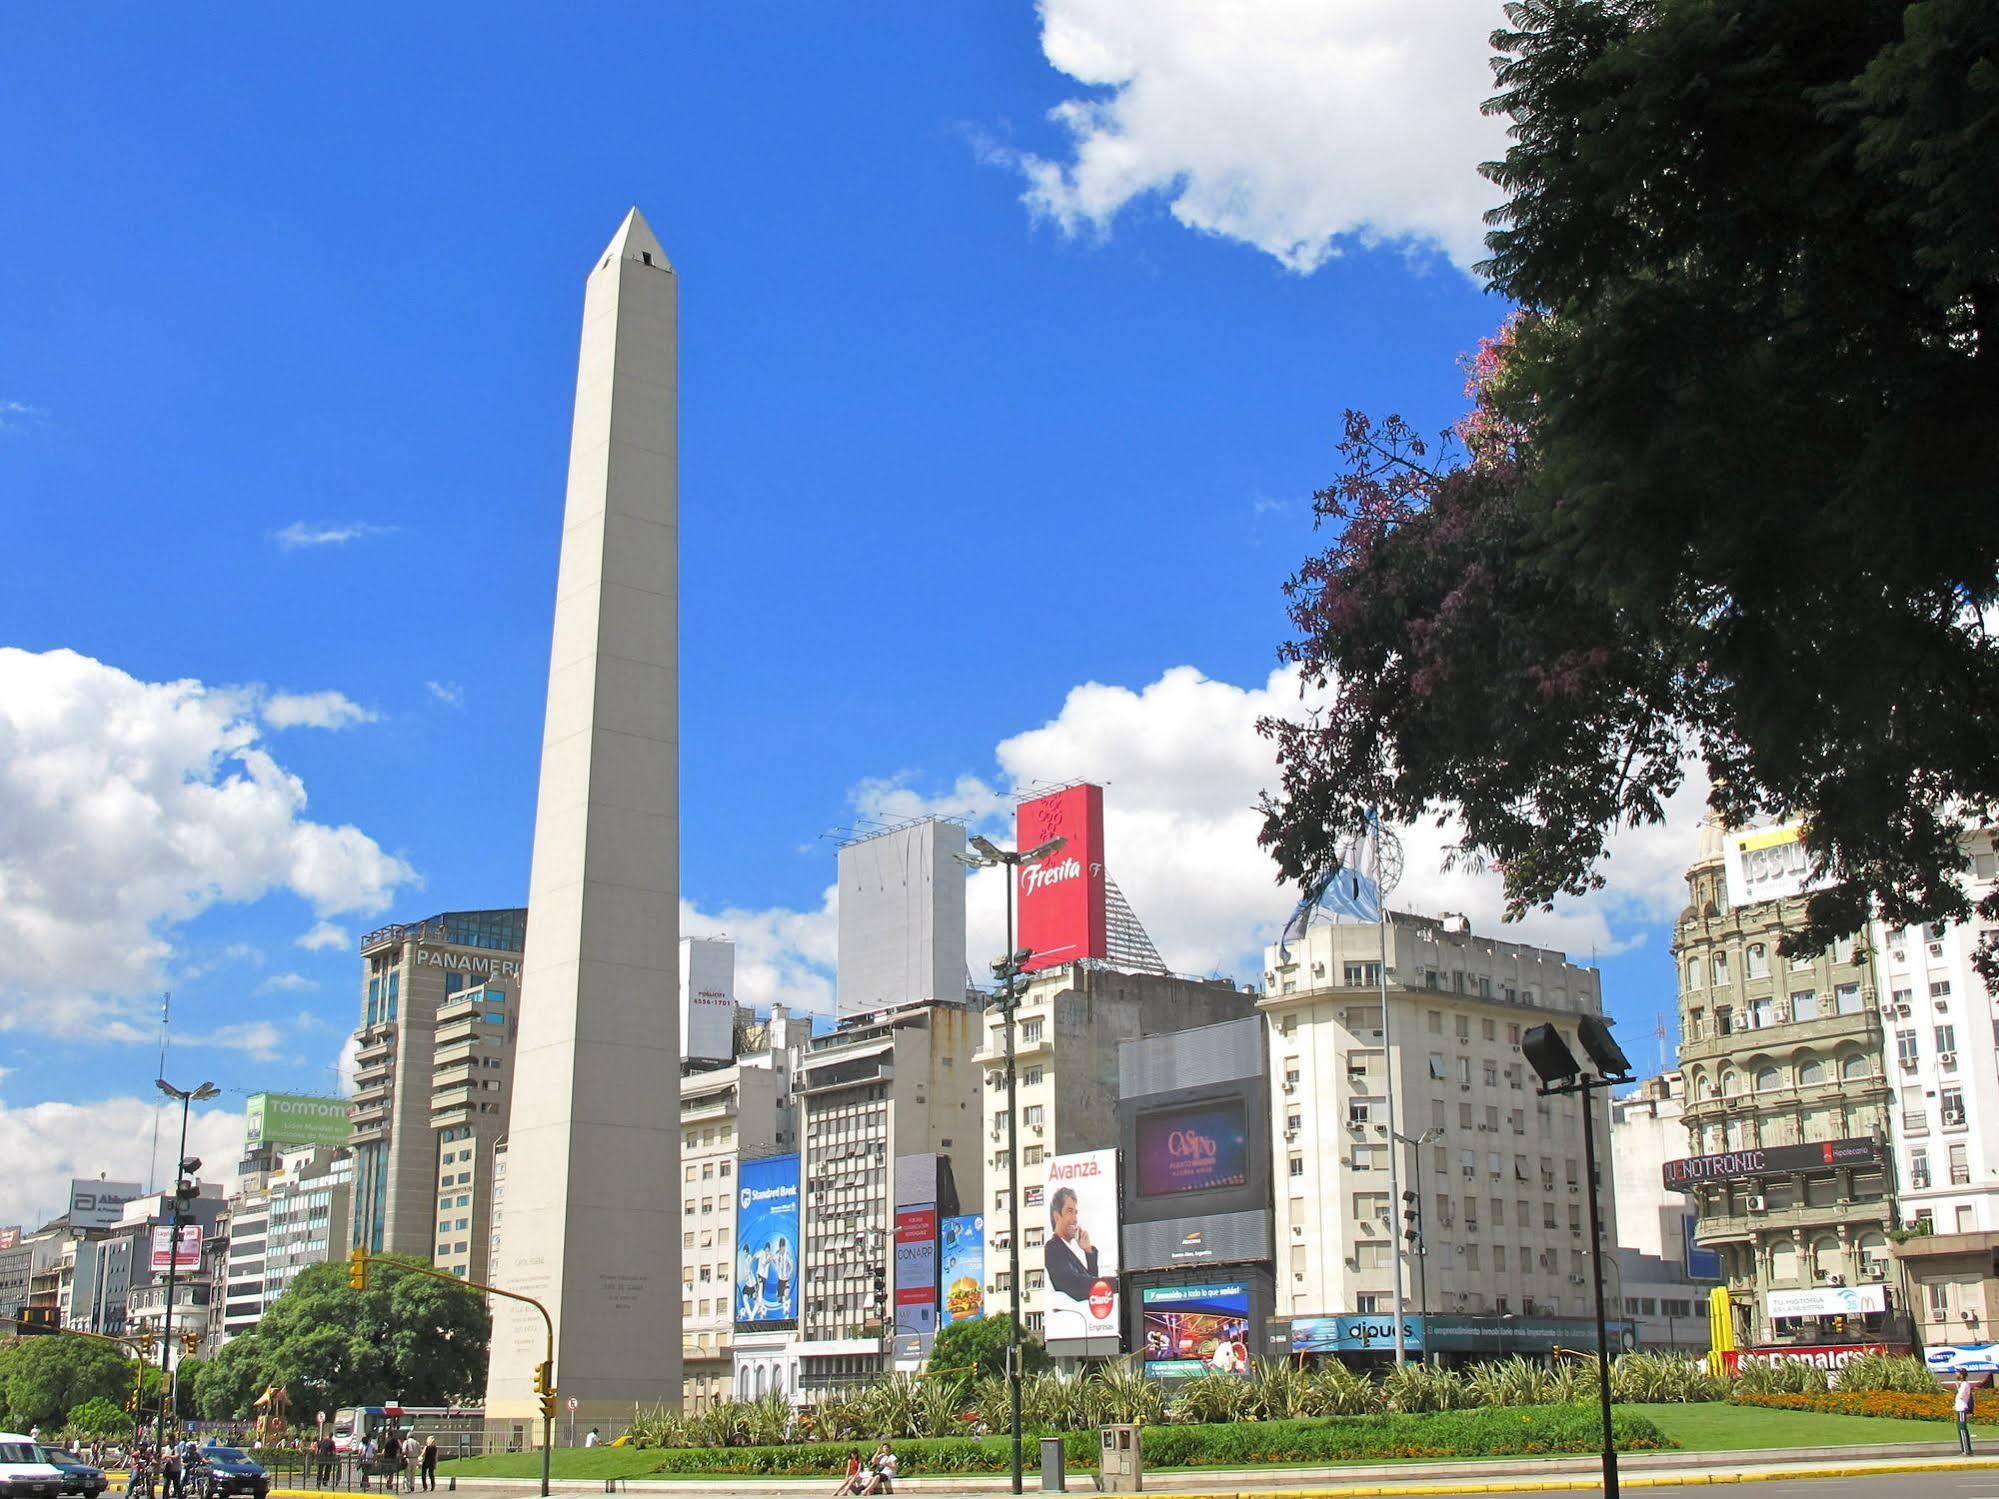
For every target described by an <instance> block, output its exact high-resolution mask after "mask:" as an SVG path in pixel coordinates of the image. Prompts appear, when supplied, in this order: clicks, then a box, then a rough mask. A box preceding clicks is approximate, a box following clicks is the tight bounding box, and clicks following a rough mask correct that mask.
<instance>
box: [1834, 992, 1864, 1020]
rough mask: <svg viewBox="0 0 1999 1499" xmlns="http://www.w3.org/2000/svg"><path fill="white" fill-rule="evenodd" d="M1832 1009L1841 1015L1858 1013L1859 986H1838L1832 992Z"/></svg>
mask: <svg viewBox="0 0 1999 1499" xmlns="http://www.w3.org/2000/svg"><path fill="white" fill-rule="evenodd" d="M1832 1000H1833V1008H1834V1009H1835V1010H1837V1011H1838V1012H1839V1013H1840V1014H1842V1015H1858V1014H1859V1013H1860V985H1858V984H1838V985H1835V986H1834V988H1833V991H1832Z"/></svg>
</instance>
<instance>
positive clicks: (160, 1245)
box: [105, 1182, 229, 1364]
mask: <svg viewBox="0 0 1999 1499" xmlns="http://www.w3.org/2000/svg"><path fill="white" fill-rule="evenodd" d="M195 1185H196V1195H195V1197H194V1199H193V1200H192V1201H190V1202H188V1203H186V1204H184V1205H183V1206H182V1207H181V1209H180V1222H181V1242H180V1243H179V1244H177V1245H176V1244H174V1243H172V1234H171V1232H170V1228H169V1225H170V1223H171V1220H172V1215H173V1209H174V1204H173V1194H172V1193H171V1192H150V1193H147V1194H145V1195H144V1196H141V1197H134V1198H133V1199H132V1200H131V1201H129V1202H127V1203H125V1204H124V1207H123V1212H122V1214H121V1216H120V1217H119V1220H118V1223H117V1225H116V1227H115V1229H114V1230H113V1233H114V1234H115V1236H117V1237H119V1238H123V1239H126V1240H127V1241H128V1242H129V1243H130V1244H131V1246H132V1247H131V1251H130V1263H129V1265H127V1266H125V1267H124V1280H125V1285H126V1289H125V1305H124V1308H123V1323H122V1326H121V1327H119V1328H116V1329H113V1328H111V1327H108V1326H107V1327H106V1329H105V1330H106V1331H107V1332H113V1331H115V1332H118V1333H121V1334H123V1335H124V1336H128V1337H139V1336H152V1337H155V1338H157V1337H160V1336H162V1334H164V1333H167V1332H169V1331H170V1332H171V1333H172V1334H173V1342H172V1347H171V1356H172V1361H173V1362H174V1363H176V1364H178V1363H179V1361H180V1359H181V1357H182V1355H183V1354H184V1353H185V1352H186V1350H185V1348H184V1347H183V1346H182V1344H181V1342H180V1341H179V1340H180V1339H181V1338H182V1337H184V1336H188V1335H192V1336H193V1337H194V1338H195V1339H196V1340H197V1343H209V1342H210V1340H211V1339H214V1338H216V1337H217V1336H218V1335H219V1333H220V1331H221V1318H220V1316H219V1315H217V1313H218V1312H219V1309H220V1305H221V1299H220V1298H219V1297H218V1296H217V1295H216V1294H215V1288H216V1286H217V1284H218V1282H222V1283H226V1277H225V1274H224V1267H226V1265H227V1262H228V1241H227V1234H226V1225H227V1222H228V1216H229V1200H228V1198H227V1197H226V1196H224V1193H223V1187H222V1184H221V1183H220V1182H197V1183H196V1184H195ZM170 1259H171V1269H172V1274H173V1280H174V1304H173V1320H172V1323H171V1326H169V1324H168V1321H167V1307H166V1291H167V1276H168V1272H169V1268H170V1266H169V1261H170Z"/></svg>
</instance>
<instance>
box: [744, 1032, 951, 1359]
mask: <svg viewBox="0 0 1999 1499" xmlns="http://www.w3.org/2000/svg"><path fill="white" fill-rule="evenodd" d="M983 1018H984V1017H982V1015H981V1014H980V1012H979V1011H977V1010H975V1009H973V1008H971V1007H970V1006H969V1005H967V1004H965V1003H962V1002H959V1003H948V1004H914V1005H908V1006H904V1007H902V1008H900V1009H893V1010H887V1011H884V1012H881V1013H879V1014H870V1015H850V1016H847V1017H845V1018H844V1019H843V1020H842V1021H841V1022H840V1024H839V1026H838V1028H837V1029H835V1030H834V1031H832V1032H830V1033H829V1034H826V1035H823V1036H817V1037H814V1038H813V1039H812V1041H811V1042H810V1043H809V1044H808V1045H807V1047H806V1049H805V1054H804V1056H803V1057H802V1058H801V1059H800V1062H799V1066H798V1073H797V1078H796V1083H795V1088H796V1093H797V1099H798V1107H799V1147H800V1156H801V1160H800V1179H801V1181H802V1183H803V1188H804V1197H803V1201H802V1204H801V1211H802V1222H801V1224H800V1228H801V1232H802V1234H803V1236H804V1242H805V1251H804V1256H803V1268H802V1280H803V1286H804V1297H803V1305H802V1306H801V1308H800V1312H799V1330H798V1334H797V1339H796V1343H795V1346H794V1347H793V1349H792V1350H791V1355H790V1356H791V1357H795V1358H796V1360H797V1379H796V1384H795V1385H793V1386H792V1388H793V1389H794V1390H799V1391H803V1392H804V1393H805V1394H807V1395H811V1394H814V1393H816V1392H818V1391H822V1390H826V1389H833V1388H840V1387H843V1386H848V1385H852V1384H856V1383H864V1382H866V1381H868V1380H872V1379H875V1378H878V1377H880V1376H881V1375H882V1374H884V1373H886V1372H887V1371H888V1370H889V1369H890V1367H891V1365H892V1361H893V1358H894V1355H895V1350H894V1347H893V1324H892V1323H891V1322H890V1321H889V1319H888V1312H889V1305H888V1298H889V1285H890V1279H891V1275H892V1268H893V1267H892V1254H891V1250H892V1247H893V1236H894V1231H895V1227H896V1225H895V1221H894V1215H895V1212H896V1210H897V1208H898V1207H900V1206H901V1204H900V1203H898V1202H897V1201H896V1192H895V1188H896V1185H897V1183H896V1177H895V1173H896V1168H897V1166H898V1163H899V1162H900V1161H901V1160H902V1159H903V1158H904V1157H909V1156H920V1155H934V1156H937V1157H940V1158H942V1160H943V1162H944V1163H945V1165H944V1168H943V1169H945V1170H947V1171H949V1173H950V1174H951V1177H952V1178H953V1179H955V1178H956V1177H958V1176H960V1175H962V1176H964V1178H965V1179H966V1180H976V1179H977V1173H978V1169H979V1167H978V1162H979V1155H980V1150H981V1144H982V1140H981V1130H982V1128H983V1123H984V1121H983V1118H982V1115H981V1110H980V1105H981V1102H982V1100H981V1096H980V1094H981V1088H980V1073H979V1070H978V1068H977V1066H976V1065H975V1064H974V1061H973V1053H974V1048H975V1047H976V1046H977V1044H978V1040H979V1034H980V1026H981V1024H982V1020H983ZM741 1342H742V1340H741V1339H740V1338H739V1340H738V1343H739V1349H740V1345H741ZM756 1346H758V1347H761V1346H762V1344H761V1343H759V1344H757V1345H756ZM742 1357H743V1354H742V1352H740V1351H739V1354H738V1363H739V1364H740V1363H741V1362H742Z"/></svg>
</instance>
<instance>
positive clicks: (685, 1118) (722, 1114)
mask: <svg viewBox="0 0 1999 1499" xmlns="http://www.w3.org/2000/svg"><path fill="white" fill-rule="evenodd" d="M736 1113H737V1106H736V1090H735V1089H734V1088H717V1089H715V1090H714V1091H713V1092H710V1093H695V1094H685V1093H683V1094H682V1095H681V1097H680V1118H681V1122H682V1123H683V1124H694V1123H699V1122H700V1121H702V1120H707V1119H733V1118H734V1117H735V1116H736Z"/></svg>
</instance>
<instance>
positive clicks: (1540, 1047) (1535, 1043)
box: [1520, 1025, 1583, 1084]
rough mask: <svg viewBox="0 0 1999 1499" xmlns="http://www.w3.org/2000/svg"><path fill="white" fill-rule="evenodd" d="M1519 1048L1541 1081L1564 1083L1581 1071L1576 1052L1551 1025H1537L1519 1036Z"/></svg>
mask: <svg viewBox="0 0 1999 1499" xmlns="http://www.w3.org/2000/svg"><path fill="white" fill-rule="evenodd" d="M1520 1050H1521V1052H1522V1053H1524V1054H1525V1056H1526V1058H1527V1064H1528V1065H1529V1066H1530V1067H1532V1068H1533V1069H1534V1071H1535V1073H1536V1074H1537V1075H1538V1076H1539V1077H1540V1079H1541V1081H1542V1082H1543V1083H1548V1084H1554V1083H1566V1082H1568V1081H1569V1080H1570V1079H1572V1078H1574V1077H1575V1076H1576V1074H1577V1073H1579V1072H1581V1071H1582V1070H1583V1069H1582V1066H1581V1064H1580V1063H1578V1062H1577V1061H1576V1054H1575V1053H1574V1052H1572V1051H1570V1050H1569V1043H1568V1042H1566V1041H1564V1040H1563V1039H1562V1034H1561V1032H1560V1031H1558V1030H1556V1029H1555V1028H1554V1027H1553V1026H1552V1025H1537V1026H1535V1027H1534V1028H1533V1029H1532V1030H1530V1031H1528V1032H1527V1034H1526V1035H1524V1036H1522V1037H1521V1038H1520Z"/></svg>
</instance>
